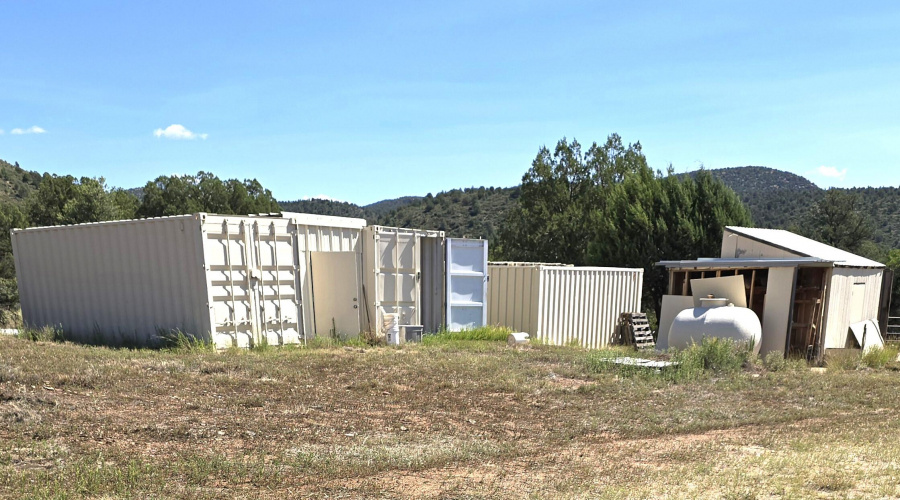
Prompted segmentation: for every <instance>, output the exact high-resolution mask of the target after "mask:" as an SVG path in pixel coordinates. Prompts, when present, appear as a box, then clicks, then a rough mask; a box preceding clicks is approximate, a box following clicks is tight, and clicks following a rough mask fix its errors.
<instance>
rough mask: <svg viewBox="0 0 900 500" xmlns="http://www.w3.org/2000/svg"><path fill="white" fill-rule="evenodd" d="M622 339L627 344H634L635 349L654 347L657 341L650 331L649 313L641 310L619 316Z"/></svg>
mask: <svg viewBox="0 0 900 500" xmlns="http://www.w3.org/2000/svg"><path fill="white" fill-rule="evenodd" d="M619 328H620V332H621V334H620V339H621V341H622V343H623V344H625V345H633V346H634V347H635V349H653V348H654V347H656V341H654V340H653V332H652V331H650V322H649V321H647V315H646V314H644V313H640V312H627V313H622V314H621V315H620V316H619Z"/></svg>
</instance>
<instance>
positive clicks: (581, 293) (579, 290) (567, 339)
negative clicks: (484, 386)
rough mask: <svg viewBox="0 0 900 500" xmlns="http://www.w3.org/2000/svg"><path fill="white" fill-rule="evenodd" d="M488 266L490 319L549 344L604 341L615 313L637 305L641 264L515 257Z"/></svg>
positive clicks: (637, 308) (591, 344) (608, 338)
mask: <svg viewBox="0 0 900 500" xmlns="http://www.w3.org/2000/svg"><path fill="white" fill-rule="evenodd" d="M488 269H489V274H490V280H489V281H488V290H489V292H488V323H490V324H492V325H499V326H506V327H509V328H512V329H513V330H514V331H520V332H527V333H528V334H529V335H531V336H532V337H533V338H537V339H540V340H542V341H544V342H547V343H550V344H555V345H563V344H569V343H572V342H577V343H578V344H579V345H581V346H583V347H588V348H600V347H604V346H606V345H608V344H609V343H610V342H611V341H612V339H613V336H614V334H615V329H616V322H617V321H618V319H619V315H620V314H621V313H623V312H636V311H640V310H641V308H640V306H641V293H642V284H643V277H644V270H643V269H624V268H608V267H572V266H561V265H553V264H541V263H517V262H492V263H490V264H489V265H488Z"/></svg>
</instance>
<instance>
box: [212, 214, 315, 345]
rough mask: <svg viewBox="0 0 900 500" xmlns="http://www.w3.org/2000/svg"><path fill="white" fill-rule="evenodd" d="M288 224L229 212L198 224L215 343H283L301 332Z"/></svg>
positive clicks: (290, 230) (285, 221)
mask: <svg viewBox="0 0 900 500" xmlns="http://www.w3.org/2000/svg"><path fill="white" fill-rule="evenodd" d="M289 224H290V222H289V221H287V220H277V221H272V220H265V219H261V220H248V219H245V218H240V217H235V218H234V219H228V218H224V219H216V220H215V221H214V222H207V223H206V224H205V225H204V233H205V235H206V236H205V238H204V245H205V247H206V248H205V250H204V253H205V255H206V258H207V264H208V265H207V273H208V279H209V287H210V290H211V296H212V313H213V314H212V315H213V319H214V324H215V327H214V328H215V331H214V332H213V341H214V342H215V344H216V346H217V347H230V346H238V347H250V346H253V345H257V344H260V343H264V342H266V343H270V344H289V343H297V342H299V340H300V338H301V337H302V332H301V327H300V319H301V310H300V294H299V282H298V280H297V268H298V267H297V265H296V261H295V259H296V252H295V251H294V236H295V235H294V232H296V230H295V228H294V227H293V225H289Z"/></svg>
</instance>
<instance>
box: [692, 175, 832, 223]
mask: <svg viewBox="0 0 900 500" xmlns="http://www.w3.org/2000/svg"><path fill="white" fill-rule="evenodd" d="M709 172H710V173H711V174H712V175H713V176H714V177H717V178H719V179H721V180H722V182H724V183H725V185H726V186H728V187H730V188H731V189H733V190H734V192H735V193H737V194H738V196H740V197H741V201H743V202H744V205H746V206H747V208H748V209H749V210H750V214H751V215H752V217H753V222H754V223H755V224H756V225H757V226H758V227H767V228H776V229H777V228H783V229H786V228H789V227H792V226H798V225H800V223H801V219H802V218H803V217H804V216H805V215H806V213H807V212H808V211H809V208H810V207H811V206H812V205H813V204H814V203H815V202H816V201H818V200H819V199H820V198H821V197H822V194H823V193H824V190H822V189H821V188H819V187H818V186H816V185H815V184H813V183H812V182H810V181H809V180H808V179H806V178H805V177H801V176H799V175H797V174H792V173H790V172H784V171H781V170H776V169H774V168H768V167H753V166H749V167H734V168H722V169H716V170H710V171H709ZM691 175H696V172H691Z"/></svg>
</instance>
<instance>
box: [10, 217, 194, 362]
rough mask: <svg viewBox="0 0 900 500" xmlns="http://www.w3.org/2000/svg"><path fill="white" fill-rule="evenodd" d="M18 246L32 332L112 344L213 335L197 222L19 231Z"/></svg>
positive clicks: (177, 220) (22, 290)
mask: <svg viewBox="0 0 900 500" xmlns="http://www.w3.org/2000/svg"><path fill="white" fill-rule="evenodd" d="M12 243H13V252H14V254H15V260H16V274H17V277H18V282H19V294H20V301H21V304H22V314H23V318H24V320H25V322H26V324H27V325H29V326H33V327H44V326H61V327H62V329H63V330H64V331H65V332H66V334H67V335H69V336H70V337H71V338H73V339H74V340H78V341H82V342H98V343H99V342H102V343H107V344H112V345H149V344H152V343H154V342H155V341H156V337H157V335H158V330H159V329H166V330H169V329H180V330H182V331H185V332H188V333H192V334H198V335H205V334H207V333H208V332H209V330H210V323H209V319H210V315H209V309H208V306H207V297H206V279H205V273H204V270H203V255H202V247H201V240H200V221H199V217H198V216H194V215H191V216H177V217H164V218H158V219H146V220H131V221H116V222H103V223H95V224H80V225H75V226H58V227H51V228H33V229H26V230H17V231H14V232H13V236H12Z"/></svg>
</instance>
